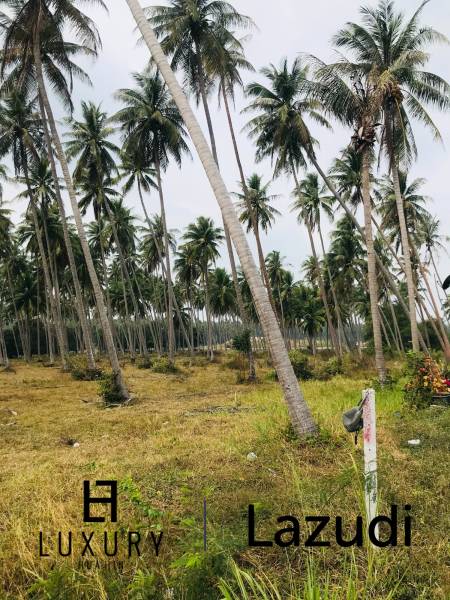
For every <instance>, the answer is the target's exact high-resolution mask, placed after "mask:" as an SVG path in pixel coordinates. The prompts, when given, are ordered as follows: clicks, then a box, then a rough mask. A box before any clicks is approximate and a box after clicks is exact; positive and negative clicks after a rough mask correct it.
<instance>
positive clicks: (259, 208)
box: [235, 173, 281, 252]
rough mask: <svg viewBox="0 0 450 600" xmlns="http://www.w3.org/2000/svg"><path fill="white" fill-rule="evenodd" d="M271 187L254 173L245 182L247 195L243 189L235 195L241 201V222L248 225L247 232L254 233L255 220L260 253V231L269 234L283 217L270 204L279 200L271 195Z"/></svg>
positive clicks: (239, 207)
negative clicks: (276, 219) (279, 217)
mask: <svg viewBox="0 0 450 600" xmlns="http://www.w3.org/2000/svg"><path fill="white" fill-rule="evenodd" d="M269 187H270V181H268V182H267V183H265V184H263V182H262V177H261V176H260V175H258V174H257V173H253V175H251V176H250V177H249V178H248V179H247V181H246V182H245V190H246V191H247V193H245V190H244V188H243V187H242V193H239V194H235V195H236V197H237V198H238V199H239V203H238V209H239V212H240V217H239V220H240V221H241V223H245V224H246V225H247V232H249V231H252V229H253V222H252V219H254V220H255V238H256V241H257V244H258V252H259V248H260V249H261V252H262V246H261V238H260V235H259V230H260V229H262V230H263V231H264V233H267V232H268V230H269V229H271V228H272V225H273V223H274V222H275V218H276V217H278V216H280V215H281V213H280V211H279V210H277V209H276V208H274V207H273V206H271V204H270V203H271V202H273V201H274V200H276V199H277V198H278V195H276V194H275V195H274V194H271V195H269ZM248 201H250V205H251V208H249V206H248ZM252 214H253V215H254V216H253V217H252Z"/></svg>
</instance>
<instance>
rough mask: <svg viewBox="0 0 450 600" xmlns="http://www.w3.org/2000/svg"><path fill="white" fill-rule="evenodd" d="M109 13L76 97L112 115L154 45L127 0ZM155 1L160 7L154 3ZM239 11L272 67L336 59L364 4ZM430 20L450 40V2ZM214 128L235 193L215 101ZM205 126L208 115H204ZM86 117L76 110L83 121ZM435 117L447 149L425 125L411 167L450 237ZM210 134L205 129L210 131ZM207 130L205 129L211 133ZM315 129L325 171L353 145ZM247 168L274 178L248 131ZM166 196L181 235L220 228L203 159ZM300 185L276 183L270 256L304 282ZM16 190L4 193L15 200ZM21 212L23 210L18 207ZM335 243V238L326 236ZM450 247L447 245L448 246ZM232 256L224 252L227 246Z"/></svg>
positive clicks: (259, 0) (449, 61)
mask: <svg viewBox="0 0 450 600" xmlns="http://www.w3.org/2000/svg"><path fill="white" fill-rule="evenodd" d="M106 3H107V5H108V6H109V14H106V13H105V12H104V11H101V10H100V9H91V10H89V11H88V14H89V15H90V16H91V17H92V18H94V20H95V22H96V23H97V25H98V28H99V30H100V34H101V37H102V41H103V50H102V52H101V53H100V55H99V57H98V59H97V61H96V62H94V63H92V62H88V63H85V64H84V65H83V66H85V68H86V69H87V70H88V72H89V75H90V77H91V79H92V81H93V87H92V88H89V87H87V86H84V85H80V84H77V86H76V90H75V93H74V101H75V105H76V106H78V105H79V101H80V100H81V99H85V100H93V101H94V102H96V103H99V102H101V103H102V107H103V108H104V109H105V110H106V111H108V112H113V111H115V110H117V109H118V105H117V103H116V102H115V100H114V98H113V94H114V91H115V90H117V89H118V88H120V87H128V86H130V85H132V80H131V76H130V73H131V72H133V71H139V70H142V68H143V67H144V66H145V64H146V62H147V60H148V51H147V48H146V47H145V46H143V45H137V43H136V42H137V39H138V35H137V33H136V32H135V31H134V22H133V19H132V17H131V14H130V13H129V9H128V7H127V5H126V2H125V0H113V1H109V2H108V1H107V2H106ZM369 3H372V4H373V2H369ZM141 4H142V5H143V6H147V5H149V4H150V3H149V0H141ZM155 4H156V3H155ZM233 5H234V6H235V8H236V9H237V10H238V11H239V12H241V13H244V14H247V15H249V16H251V17H252V18H253V19H254V21H255V22H256V25H257V27H258V31H255V32H254V33H253V34H252V37H251V39H250V40H249V41H248V43H247V44H246V54H247V58H248V59H249V60H250V61H251V63H252V64H253V65H254V66H255V68H256V69H257V70H259V69H260V68H261V67H263V66H265V65H268V64H269V63H274V64H276V65H278V64H279V62H280V60H281V59H282V58H283V57H285V56H286V57H288V58H289V60H291V61H292V60H293V59H294V58H295V57H296V56H297V54H298V53H300V52H309V53H312V54H315V55H317V56H319V57H320V58H322V59H324V60H331V59H333V56H334V55H333V51H332V49H331V47H330V38H331V36H332V35H333V33H334V32H335V31H336V30H337V28H339V27H341V26H342V25H343V24H344V23H345V22H346V21H349V20H357V19H358V9H359V6H360V2H359V1H358V0H338V1H336V0H314V1H311V0H308V2H305V1H302V0H279V1H278V2H273V1H268V0H234V1H233ZM396 5H397V7H398V8H400V9H401V10H404V11H405V12H406V13H407V14H411V12H412V11H413V10H414V9H415V8H416V7H417V5H418V2H416V1H415V0H414V1H412V0H397V2H396ZM423 22H424V23H426V24H427V25H431V26H434V27H435V28H437V29H438V30H440V31H441V32H442V33H444V34H446V35H449V36H450V2H448V1H447V0H432V1H431V2H430V4H429V5H428V6H427V7H426V8H425V11H424V16H423ZM429 67H430V70H434V71H435V72H437V73H438V74H440V75H442V76H443V77H444V78H446V79H447V80H448V81H450V47H445V46H444V47H442V46H440V47H435V48H433V49H432V59H431V61H430V65H429ZM255 79H261V76H260V75H259V74H252V73H250V74H248V75H247V74H246V75H245V80H246V82H248V81H251V80H255ZM246 104H247V101H246V100H245V98H243V97H242V96H241V95H238V96H237V103H236V111H235V114H234V121H235V125H236V130H237V131H238V132H240V131H241V129H242V127H243V126H244V124H245V122H246V119H248V116H246V115H241V114H240V111H241V109H242V108H243V107H244V106H246ZM211 105H212V114H213V121H214V128H215V133H216V138H217V145H218V152H219V160H220V166H221V171H222V173H223V175H224V177H225V181H226V183H227V186H228V188H229V190H230V191H237V190H238V186H237V179H238V173H237V169H236V166H235V160H234V155H233V152H232V147H231V143H230V136H229V131H228V127H227V123H226V119H225V115H224V113H223V111H222V110H219V109H218V106H217V100H216V98H215V97H214V98H211ZM197 114H198V115H199V118H200V120H201V123H202V125H203V127H204V119H203V114H202V112H201V111H197ZM78 115H79V111H77V113H76V116H78ZM433 116H434V117H435V120H436V122H437V124H438V126H439V128H440V129H441V131H442V134H443V137H444V140H445V143H446V144H447V148H445V147H443V146H442V145H439V144H436V143H435V142H433V140H432V139H431V136H430V135H429V134H428V133H427V132H425V131H423V129H422V128H421V126H420V125H418V126H417V127H416V135H417V144H418V148H419V160H418V162H417V164H416V165H415V166H414V168H413V170H412V174H411V175H412V177H425V178H426V179H427V184H426V186H425V187H424V189H423V191H424V193H426V194H427V195H429V196H430V197H432V198H433V203H432V204H431V205H430V207H429V210H430V211H431V212H432V213H433V214H435V215H437V216H438V218H439V219H440V221H441V229H442V233H443V234H450V227H449V222H450V208H449V207H450V204H449V192H448V189H449V170H450V164H449V156H448V146H449V144H450V120H449V117H448V115H445V116H443V115H441V114H436V115H434V114H433ZM204 129H205V127H204ZM205 130H206V129H205ZM312 131H313V133H314V134H315V137H317V138H318V139H319V140H320V149H319V150H318V157H319V160H320V162H321V163H322V165H323V166H324V167H325V168H328V167H329V165H330V164H331V161H332V159H333V158H334V157H335V156H336V155H337V154H338V153H339V151H340V150H341V149H342V148H343V147H344V146H346V145H347V144H348V142H349V137H350V135H351V134H350V132H349V131H348V130H344V129H342V128H340V127H339V126H337V125H335V124H333V132H332V133H327V132H325V131H323V130H318V129H317V128H314V127H312ZM239 145H240V148H241V153H242V159H243V163H244V169H245V172H246V173H247V174H251V173H253V172H257V173H259V174H261V175H262V176H263V177H264V180H265V181H268V180H270V179H271V177H272V169H271V165H270V163H262V164H255V160H254V148H253V146H252V145H251V143H250V142H249V141H248V139H247V137H246V134H245V133H239ZM164 187H165V197H166V203H167V213H168V224H169V227H170V228H174V229H178V230H182V229H183V228H184V227H185V226H186V224H187V223H189V222H191V221H193V220H195V218H196V217H197V216H198V215H208V216H211V217H213V218H214V219H215V220H216V221H217V223H218V224H219V223H220V220H221V217H220V211H219V209H218V207H217V204H216V201H215V198H214V196H213V194H212V192H211V190H210V187H209V184H208V182H207V180H206V177H205V176H204V173H203V170H202V167H201V164H200V162H199V160H198V159H197V157H196V156H195V154H194V156H193V160H189V159H186V160H185V161H184V162H183V166H182V169H181V170H179V169H178V168H175V167H173V168H170V169H169V170H168V172H167V174H166V175H165V178H164ZM292 188H293V184H292V181H289V180H288V179H286V178H280V179H277V180H276V181H274V182H273V184H272V186H271V193H273V194H279V195H280V197H279V199H278V200H277V201H276V208H277V209H278V210H279V211H280V212H281V213H282V216H281V217H279V218H278V219H277V221H276V223H275V225H274V227H273V229H272V231H271V232H270V233H269V235H268V236H267V237H263V240H262V241H263V246H264V250H265V252H269V251H271V250H273V249H277V250H280V251H281V253H282V255H283V256H285V257H286V265H289V266H290V268H291V269H292V270H293V271H294V272H295V275H296V277H300V269H301V264H302V262H303V261H304V259H305V258H306V257H307V256H308V255H309V253H310V250H309V247H308V241H307V236H306V232H305V230H304V228H302V227H300V226H298V225H297V223H296V220H295V217H294V216H293V215H292V214H291V213H290V212H289V206H290V204H291V202H292V199H291V197H290V193H291V190H292ZM11 192H12V190H10V188H8V190H7V193H6V194H5V196H6V199H7V198H8V194H9V196H10V197H11ZM126 202H127V204H128V205H129V206H132V207H133V210H134V212H135V214H136V215H138V216H140V215H141V211H140V208H139V203H138V199H137V197H136V194H130V195H129V196H128V197H127V199H126ZM148 202H149V203H150V208H151V210H152V212H157V210H158V203H157V198H156V196H155V195H153V196H152V197H150V198H148ZM18 208H19V207H18ZM324 229H325V231H326V232H327V233H328V232H329V231H330V225H329V224H328V223H326V224H325V225H324ZM327 238H328V236H327ZM447 246H448V244H447ZM224 251H225V249H224ZM440 265H441V268H442V275H444V276H446V275H447V274H448V273H447V272H450V259H449V258H448V257H446V256H445V255H442V256H441V260H440Z"/></svg>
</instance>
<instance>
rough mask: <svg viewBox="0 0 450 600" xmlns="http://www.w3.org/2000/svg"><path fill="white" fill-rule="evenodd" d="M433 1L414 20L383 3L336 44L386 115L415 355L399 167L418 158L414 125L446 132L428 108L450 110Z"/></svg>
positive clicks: (414, 321) (415, 331)
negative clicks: (434, 51) (437, 55)
mask: <svg viewBox="0 0 450 600" xmlns="http://www.w3.org/2000/svg"><path fill="white" fill-rule="evenodd" d="M426 4H428V0H425V2H422V3H421V4H420V6H419V8H418V9H417V10H416V11H415V13H414V14H413V16H412V17H411V19H409V20H405V17H404V15H403V14H401V13H397V12H396V11H395V9H394V3H393V2H392V1H391V0H381V1H380V2H379V4H378V6H377V7H376V8H369V7H363V8H361V19H362V22H361V23H347V25H346V26H345V28H343V29H342V30H341V31H339V32H338V34H337V35H336V36H335V38H334V42H335V44H336V45H337V47H338V48H344V49H346V50H348V51H350V52H351V53H352V62H354V63H355V66H356V67H357V69H358V71H359V72H360V73H361V74H362V75H363V76H369V75H370V77H371V78H372V79H373V85H374V88H375V92H376V94H377V95H378V96H379V101H380V103H381V106H382V110H383V116H382V119H383V125H384V128H383V136H382V142H383V147H384V149H385V151H386V155H387V157H388V160H389V167H390V172H391V175H392V180H393V184H394V190H395V199H396V205H397V218H398V226H399V229H400V237H401V246H402V250H403V260H404V264H405V274H406V282H407V286H408V301H409V311H410V317H411V337H412V345H413V349H414V350H416V351H417V350H419V331H418V326H417V318H416V298H415V286H414V277H413V270H412V266H411V262H412V253H411V248H410V244H411V243H412V242H411V240H410V239H409V238H408V230H407V223H406V219H405V212H404V206H403V204H404V199H403V197H402V192H401V181H400V176H399V166H400V163H402V162H403V164H404V168H405V167H406V168H407V167H408V165H409V162H410V160H411V159H412V158H415V155H416V153H417V150H416V144H415V140H414V135H413V129H412V121H413V120H417V121H420V122H421V123H422V124H424V125H425V126H426V127H427V128H428V129H430V131H431V133H432V134H433V136H434V137H435V139H440V133H439V131H438V129H437V127H436V126H435V124H434V123H433V121H432V120H431V118H430V116H429V114H428V112H427V110H426V106H427V105H428V106H432V107H433V108H438V109H442V110H448V109H449V108H450V86H449V85H448V83H447V82H446V81H444V80H443V79H442V78H441V77H439V76H438V75H435V74H434V73H431V72H428V71H426V70H424V67H425V65H426V64H427V63H428V61H429V54H428V53H427V47H428V46H429V45H430V44H432V43H436V42H446V41H447V39H446V38H445V37H444V36H443V35H442V34H440V33H438V32H437V31H436V30H434V29H432V28H431V27H426V26H422V25H421V24H420V16H421V13H422V11H423V9H424V7H425V6H426Z"/></svg>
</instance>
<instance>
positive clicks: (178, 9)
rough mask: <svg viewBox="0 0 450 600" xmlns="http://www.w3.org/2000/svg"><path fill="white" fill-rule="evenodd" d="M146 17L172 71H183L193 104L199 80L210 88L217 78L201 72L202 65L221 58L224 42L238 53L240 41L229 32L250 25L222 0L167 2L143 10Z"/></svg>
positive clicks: (249, 20) (204, 70) (250, 25)
mask: <svg viewBox="0 0 450 600" xmlns="http://www.w3.org/2000/svg"><path fill="white" fill-rule="evenodd" d="M147 14H148V16H149V21H150V23H151V25H152V27H153V29H154V31H155V33H156V35H157V37H158V38H160V40H161V46H162V48H163V50H164V51H165V53H166V54H168V55H169V56H170V57H171V58H172V61H171V66H172V68H173V69H174V70H179V69H181V70H182V71H183V73H184V78H185V82H184V83H185V87H187V88H188V89H191V90H192V91H193V93H194V94H195V97H196V100H197V101H199V100H200V94H201V92H200V85H199V84H200V78H202V77H203V78H206V79H207V80H206V81H205V83H206V85H207V87H208V88H209V89H211V87H212V85H213V80H214V78H215V76H216V75H217V73H216V72H211V69H208V68H206V69H205V64H206V63H207V62H209V66H211V62H212V58H215V59H216V60H217V58H218V57H220V56H223V47H224V45H225V41H226V43H228V45H229V48H230V49H233V50H235V51H239V49H240V48H241V45H240V42H239V41H238V40H237V38H236V37H235V36H234V34H233V33H232V32H233V31H235V30H236V28H241V29H242V28H249V27H252V26H253V21H252V20H251V19H250V18H249V17H246V16H244V15H241V14H239V13H238V12H237V11H236V10H235V8H234V7H233V6H232V5H231V4H230V3H228V2H225V1H224V0H170V2H169V5H168V6H154V7H149V8H147ZM207 57H209V58H207ZM216 64H217V63H216ZM208 75H209V76H208Z"/></svg>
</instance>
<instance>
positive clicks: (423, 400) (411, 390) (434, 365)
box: [405, 352, 450, 408]
mask: <svg viewBox="0 0 450 600" xmlns="http://www.w3.org/2000/svg"><path fill="white" fill-rule="evenodd" d="M407 359H408V375H409V376H410V380H409V381H408V383H407V384H406V386H405V400H406V402H407V403H408V404H410V405H411V406H414V407H416V408H426V407H427V406H429V405H430V404H432V402H433V398H435V397H436V396H445V395H446V394H450V380H449V379H446V378H445V377H444V375H443V372H442V367H441V365H440V364H439V363H438V362H437V361H436V360H434V359H433V358H432V357H431V356H430V355H428V354H423V353H420V352H408V356H407Z"/></svg>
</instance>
